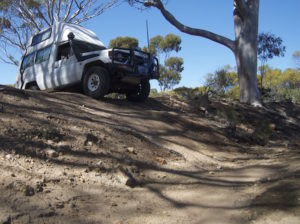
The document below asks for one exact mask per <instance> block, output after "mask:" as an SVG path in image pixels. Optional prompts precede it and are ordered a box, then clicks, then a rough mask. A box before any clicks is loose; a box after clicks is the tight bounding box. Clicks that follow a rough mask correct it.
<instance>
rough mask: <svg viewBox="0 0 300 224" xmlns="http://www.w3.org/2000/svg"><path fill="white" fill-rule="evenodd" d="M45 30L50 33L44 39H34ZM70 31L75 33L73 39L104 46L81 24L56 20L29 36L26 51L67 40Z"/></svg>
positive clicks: (29, 51)
mask: <svg viewBox="0 0 300 224" xmlns="http://www.w3.org/2000/svg"><path fill="white" fill-rule="evenodd" d="M48 31H50V32H48ZM46 32H47V33H48V34H50V35H49V36H47V37H46V39H43V40H40V41H39V40H37V41H36V39H38V38H37V37H38V35H42V34H43V33H46ZM70 32H72V33H73V34H74V35H75V38H74V39H75V40H81V41H85V42H88V43H92V44H95V45H98V46H101V47H105V46H104V44H103V43H102V42H101V41H100V40H99V38H98V37H97V36H96V34H95V33H94V32H93V31H91V30H88V29H86V28H83V27H82V26H80V25H77V24H72V23H64V22H57V23H55V24H53V26H52V27H49V28H47V29H45V30H42V31H41V32H39V33H37V34H36V35H34V36H33V37H31V38H30V40H29V41H28V43H27V53H31V52H34V51H35V50H38V49H41V48H44V47H46V46H48V45H49V44H52V43H60V42H64V41H67V40H68V34H69V33H70ZM33 40H34V41H33Z"/></svg>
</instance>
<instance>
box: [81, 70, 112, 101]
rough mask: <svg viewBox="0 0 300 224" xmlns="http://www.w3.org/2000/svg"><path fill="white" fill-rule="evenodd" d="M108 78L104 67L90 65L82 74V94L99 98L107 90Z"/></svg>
mask: <svg viewBox="0 0 300 224" xmlns="http://www.w3.org/2000/svg"><path fill="white" fill-rule="evenodd" d="M109 85H110V78H109V74H108V72H107V70H106V69H105V68H102V67H99V66H94V67H90V68H89V69H88V70H87V71H86V72H85V74H84V77H83V81H82V89H83V92H84V94H86V95H88V96H90V97H93V98H95V99H100V98H102V97H104V96H105V95H106V94H107V93H108V90H109Z"/></svg>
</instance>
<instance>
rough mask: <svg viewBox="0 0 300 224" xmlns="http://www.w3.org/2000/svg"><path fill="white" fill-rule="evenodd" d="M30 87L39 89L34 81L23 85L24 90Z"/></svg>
mask: <svg viewBox="0 0 300 224" xmlns="http://www.w3.org/2000/svg"><path fill="white" fill-rule="evenodd" d="M32 86H37V87H39V85H38V84H37V82H36V81H30V82H26V83H25V87H24V89H29V88H30V87H32Z"/></svg>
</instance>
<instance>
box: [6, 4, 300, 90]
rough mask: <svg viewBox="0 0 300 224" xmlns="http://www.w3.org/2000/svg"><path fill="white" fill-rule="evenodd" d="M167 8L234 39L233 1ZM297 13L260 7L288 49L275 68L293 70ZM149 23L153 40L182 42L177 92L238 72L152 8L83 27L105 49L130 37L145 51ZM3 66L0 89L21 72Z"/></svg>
mask: <svg viewBox="0 0 300 224" xmlns="http://www.w3.org/2000/svg"><path fill="white" fill-rule="evenodd" d="M187 2H188V3H187ZM166 8H167V9H168V10H169V11H171V12H172V13H173V14H174V15H175V17H176V18H177V19H179V20H180V21H181V22H182V23H184V24H185V25H188V26H191V27H196V28H201V29H207V30H209V31H212V32H215V33H218V34H221V35H224V36H226V37H229V38H231V39H233V38H234V29H233V17H232V9H233V1H232V0H188V1H187V0H169V3H168V5H167V6H166ZM299 10H300V0H285V1H283V0H261V1H260V23H259V32H271V33H273V34H275V35H276V36H279V37H281V38H282V39H283V44H284V45H285V46H286V48H287V51H286V54H285V56H284V57H281V58H275V59H272V60H271V61H269V65H271V66H272V67H273V68H280V69H286V68H294V67H295V64H294V62H293V60H292V54H293V52H294V51H295V50H300V13H299ZM146 19H148V22H149V32H150V37H153V36H155V35H158V34H161V35H166V34H168V33H174V34H177V35H180V36H181V38H182V50H181V51H180V52H179V53H178V54H177V55H178V56H179V57H182V58H184V68H185V69H184V71H183V73H182V81H181V83H180V85H179V86H188V87H197V86H200V85H202V84H203V83H204V80H205V76H206V74H207V73H212V72H214V71H215V70H216V69H218V68H221V67H223V66H224V65H227V64H229V65H231V66H232V67H234V66H235V59H234V56H233V54H232V52H231V51H230V50H229V49H227V48H226V47H224V46H222V45H220V44H217V43H214V42H212V41H210V40H206V39H204V38H201V37H196V36H190V35H187V34H184V33H181V32H179V31H178V30H177V29H176V28H174V27H173V26H172V25H171V24H169V23H168V22H167V21H166V20H165V19H164V18H163V17H162V15H161V14H160V12H159V11H158V10H157V9H154V8H153V9H150V10H145V11H142V12H141V11H139V10H137V9H135V8H132V7H130V6H128V5H127V4H123V5H121V6H119V7H117V8H114V9H111V10H109V11H107V12H105V13H104V14H102V15H100V16H99V17H97V18H95V19H93V20H92V21H89V22H87V23H85V24H83V26H85V27H87V28H89V29H91V30H93V31H94V32H95V33H96V34H97V35H98V36H99V38H100V39H101V40H102V42H103V43H104V44H105V45H108V43H109V40H110V39H113V38H115V37H117V36H132V37H136V38H137V39H138V40H139V42H140V46H145V45H146V44H147V38H146V25H145V21H146ZM0 66H1V75H0V83H1V84H12V83H14V82H15V75H16V70H17V68H16V67H14V66H10V65H7V64H3V63H1V64H0ZM152 86H153V87H157V82H156V81H154V82H152Z"/></svg>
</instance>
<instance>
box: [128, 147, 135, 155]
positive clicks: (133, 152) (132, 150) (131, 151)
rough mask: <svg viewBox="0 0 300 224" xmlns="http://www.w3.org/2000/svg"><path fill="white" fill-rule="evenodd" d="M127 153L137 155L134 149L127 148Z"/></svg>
mask: <svg viewBox="0 0 300 224" xmlns="http://www.w3.org/2000/svg"><path fill="white" fill-rule="evenodd" d="M127 152H129V153H132V154H137V153H136V151H135V150H134V148H133V147H127Z"/></svg>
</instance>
